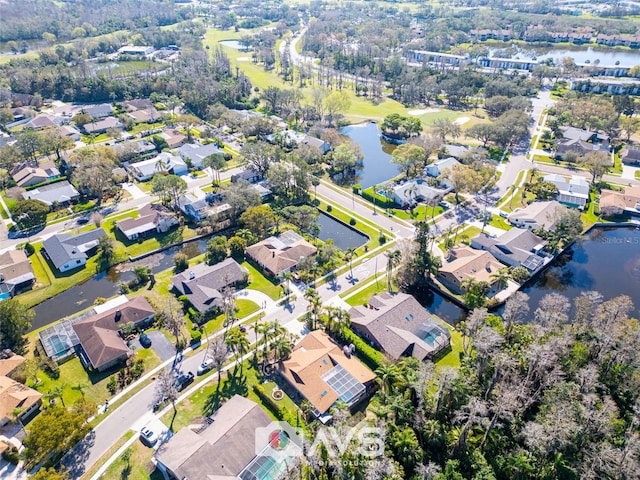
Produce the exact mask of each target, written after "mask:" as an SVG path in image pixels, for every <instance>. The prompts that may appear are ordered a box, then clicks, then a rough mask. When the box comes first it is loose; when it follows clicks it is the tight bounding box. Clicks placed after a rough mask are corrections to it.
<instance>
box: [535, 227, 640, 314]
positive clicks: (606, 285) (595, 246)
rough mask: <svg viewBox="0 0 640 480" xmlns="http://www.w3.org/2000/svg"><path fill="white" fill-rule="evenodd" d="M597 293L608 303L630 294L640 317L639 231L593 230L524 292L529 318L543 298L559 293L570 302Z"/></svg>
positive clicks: (620, 229) (621, 229)
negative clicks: (587, 293) (529, 309)
mask: <svg viewBox="0 0 640 480" xmlns="http://www.w3.org/2000/svg"><path fill="white" fill-rule="evenodd" d="M589 290H595V291H597V292H600V293H601V294H602V295H603V297H604V299H605V300H609V299H611V298H614V297H617V296H618V295H628V296H629V297H631V299H632V300H633V303H634V304H635V307H636V312H635V315H638V314H640V229H639V228H594V229H592V230H591V231H590V232H588V233H587V235H586V236H585V237H584V238H583V239H582V240H581V241H579V242H577V243H575V244H574V245H573V246H572V247H570V248H569V249H567V251H566V252H564V253H563V254H562V255H560V256H559V257H558V258H557V259H555V260H554V261H553V262H552V263H551V265H550V267H549V268H547V269H546V270H545V271H544V272H542V274H541V275H539V276H538V277H536V278H535V279H533V280H532V281H531V282H529V283H527V284H526V285H525V286H524V288H523V289H522V291H523V292H525V293H526V294H527V295H529V298H530V300H529V306H530V307H531V313H530V318H531V319H532V318H533V312H534V310H535V309H536V307H537V305H538V304H539V302H540V300H541V299H542V297H544V296H545V295H547V294H548V293H553V292H556V293H560V294H562V295H564V296H566V297H568V298H569V299H570V300H573V299H574V298H576V297H578V296H579V295H580V294H581V293H582V292H585V291H589Z"/></svg>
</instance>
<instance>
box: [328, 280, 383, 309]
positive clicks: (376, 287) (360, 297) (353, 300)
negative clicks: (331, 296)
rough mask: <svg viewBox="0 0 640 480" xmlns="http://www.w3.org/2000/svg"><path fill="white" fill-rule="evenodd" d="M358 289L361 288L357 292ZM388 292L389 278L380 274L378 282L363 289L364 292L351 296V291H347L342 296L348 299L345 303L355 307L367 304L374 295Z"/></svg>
mask: <svg viewBox="0 0 640 480" xmlns="http://www.w3.org/2000/svg"><path fill="white" fill-rule="evenodd" d="M357 288H359V286H356V288H355V290H357ZM386 291H387V276H386V275H380V274H378V281H377V282H373V283H372V284H371V285H369V286H368V287H366V288H363V289H362V290H360V291H359V292H357V293H355V294H351V293H350V291H349V290H347V291H346V292H344V293H343V294H341V295H340V296H341V297H342V298H346V300H345V301H346V302H347V303H348V304H349V305H351V306H352V307H355V306H357V305H364V304H366V303H367V302H368V301H369V299H370V298H371V297H372V296H373V295H375V294H377V293H381V292H386Z"/></svg>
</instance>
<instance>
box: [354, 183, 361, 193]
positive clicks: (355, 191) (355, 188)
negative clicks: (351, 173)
mask: <svg viewBox="0 0 640 480" xmlns="http://www.w3.org/2000/svg"><path fill="white" fill-rule="evenodd" d="M360 190H362V186H361V185H360V184H359V183H356V184H355V185H354V186H353V193H358V192H360Z"/></svg>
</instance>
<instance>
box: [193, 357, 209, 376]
mask: <svg viewBox="0 0 640 480" xmlns="http://www.w3.org/2000/svg"><path fill="white" fill-rule="evenodd" d="M212 368H213V360H212V359H211V358H209V359H207V360H205V361H204V362H202V363H201V364H200V366H199V367H198V370H196V373H197V374H198V375H204V374H205V373H207V372H208V371H209V370H211V369H212Z"/></svg>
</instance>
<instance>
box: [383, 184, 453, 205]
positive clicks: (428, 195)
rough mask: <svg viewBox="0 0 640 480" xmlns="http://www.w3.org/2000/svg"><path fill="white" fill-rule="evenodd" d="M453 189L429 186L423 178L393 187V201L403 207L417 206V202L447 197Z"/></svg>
mask: <svg viewBox="0 0 640 480" xmlns="http://www.w3.org/2000/svg"><path fill="white" fill-rule="evenodd" d="M450 190H451V189H450V188H448V189H444V190H443V189H440V188H435V187H431V186H429V185H428V184H427V183H426V182H425V181H424V180H423V179H422V178H417V179H414V180H408V181H405V182H402V183H398V184H396V185H394V186H393V193H392V194H391V199H392V200H393V201H394V202H395V203H397V204H398V205H400V206H402V207H406V206H410V205H415V204H416V203H417V202H428V201H430V200H434V199H436V198H441V197H443V196H444V195H446V194H447V193H448V192H449V191H450Z"/></svg>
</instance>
